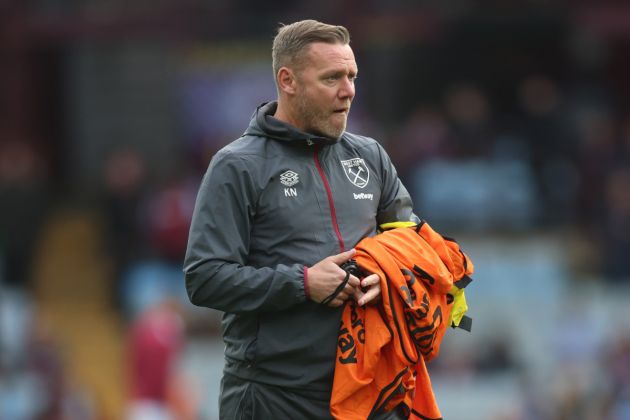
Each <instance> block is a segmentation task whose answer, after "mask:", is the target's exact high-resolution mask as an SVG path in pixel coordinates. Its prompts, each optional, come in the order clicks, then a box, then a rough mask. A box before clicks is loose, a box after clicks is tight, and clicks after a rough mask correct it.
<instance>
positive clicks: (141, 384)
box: [128, 299, 195, 420]
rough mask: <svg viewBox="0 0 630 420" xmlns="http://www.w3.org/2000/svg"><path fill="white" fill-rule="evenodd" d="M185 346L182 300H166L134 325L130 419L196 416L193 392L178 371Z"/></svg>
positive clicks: (130, 348)
mask: <svg viewBox="0 0 630 420" xmlns="http://www.w3.org/2000/svg"><path fill="white" fill-rule="evenodd" d="M183 345H184V320H183V318H182V315H181V307H180V304H179V302H177V301H173V300H170V299H163V300H161V301H158V302H156V303H154V304H153V305H151V306H150V307H148V308H147V309H146V310H145V311H144V312H143V313H142V314H140V315H139V316H138V317H137V318H136V319H135V320H134V321H133V322H132V324H131V326H130V330H129V337H128V355H129V359H128V363H129V365H128V366H129V370H128V372H129V385H130V387H129V389H130V396H129V405H128V418H129V419H130V420H161V419H164V420H171V419H172V420H175V419H177V420H187V419H191V420H192V419H194V418H195V408H194V406H195V403H194V400H193V399H192V398H193V394H192V393H190V389H187V386H186V384H185V382H184V381H183V380H182V379H181V375H180V373H179V372H178V363H179V357H180V356H181V352H182V350H183Z"/></svg>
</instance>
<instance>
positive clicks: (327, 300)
mask: <svg viewBox="0 0 630 420" xmlns="http://www.w3.org/2000/svg"><path fill="white" fill-rule="evenodd" d="M348 280H350V272H349V271H346V277H345V278H344V279H343V281H342V282H341V283H339V286H337V288H336V289H335V291H334V292H332V293H331V294H330V295H328V297H327V298H326V299H324V300H322V301H321V304H322V305H328V304H329V303H330V302H332V301H333V300H334V299H335V298H336V297H337V296H338V295H339V293H341V291H342V290H343V288H344V287H346V284H348Z"/></svg>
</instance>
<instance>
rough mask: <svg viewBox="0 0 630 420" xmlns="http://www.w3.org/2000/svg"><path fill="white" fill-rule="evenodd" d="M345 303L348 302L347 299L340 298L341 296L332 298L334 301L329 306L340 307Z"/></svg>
mask: <svg viewBox="0 0 630 420" xmlns="http://www.w3.org/2000/svg"><path fill="white" fill-rule="evenodd" d="M344 303H346V301H345V300H341V299H339V297H336V298H335V299H333V300H332V301H331V302H330V303H329V304H328V306H330V307H331V308H337V307H339V306H341V305H343V304H344Z"/></svg>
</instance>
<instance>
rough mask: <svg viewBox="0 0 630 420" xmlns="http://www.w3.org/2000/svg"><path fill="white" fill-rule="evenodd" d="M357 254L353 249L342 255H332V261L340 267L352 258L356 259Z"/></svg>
mask: <svg viewBox="0 0 630 420" xmlns="http://www.w3.org/2000/svg"><path fill="white" fill-rule="evenodd" d="M356 253H357V250H356V249H354V248H352V249H349V250H347V251H345V252H342V253H341V254H337V255H331V256H330V260H331V261H332V262H334V263H335V264H337V265H340V264H343V263H345V262H346V261H348V260H349V259H350V258H352V257H354V254H356Z"/></svg>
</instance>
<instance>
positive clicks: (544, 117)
mask: <svg viewBox="0 0 630 420" xmlns="http://www.w3.org/2000/svg"><path fill="white" fill-rule="evenodd" d="M562 100H563V97H562V95H561V92H560V89H559V88H558V86H557V85H556V83H555V82H554V81H553V80H551V79H550V78H549V77H547V76H546V75H532V76H529V77H526V78H525V79H523V80H522V81H521V82H520V83H519V86H518V102H519V105H520V109H521V111H522V113H523V114H522V117H521V118H520V119H519V124H518V134H519V135H520V136H522V138H523V140H524V144H525V146H526V147H527V154H526V156H525V157H526V158H528V159H529V164H530V165H531V167H532V170H533V174H534V176H535V179H536V183H537V189H538V194H539V196H540V198H541V205H542V207H543V209H542V211H541V212H540V214H541V215H542V219H541V221H542V222H543V223H545V225H547V226H550V225H554V226H557V225H558V224H559V223H563V222H565V223H566V222H568V221H571V220H572V217H571V216H573V214H574V202H575V198H576V192H577V181H578V180H577V177H578V174H577V168H575V163H574V162H575V155H576V149H577V147H576V145H575V142H574V141H570V137H569V133H568V132H567V130H566V129H565V121H564V119H563V114H562V112H563V109H562V108H561V106H562Z"/></svg>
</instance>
